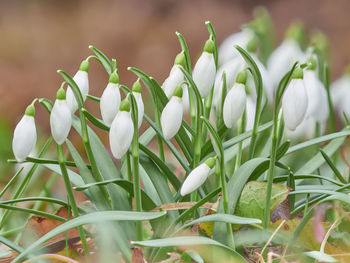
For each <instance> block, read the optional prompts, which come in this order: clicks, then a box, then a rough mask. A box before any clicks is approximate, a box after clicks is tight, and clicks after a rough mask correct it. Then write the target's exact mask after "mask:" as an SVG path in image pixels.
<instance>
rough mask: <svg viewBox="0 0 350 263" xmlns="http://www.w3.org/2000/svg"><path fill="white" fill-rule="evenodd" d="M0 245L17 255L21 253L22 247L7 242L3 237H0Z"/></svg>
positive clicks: (9, 241)
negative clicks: (15, 252)
mask: <svg viewBox="0 0 350 263" xmlns="http://www.w3.org/2000/svg"><path fill="white" fill-rule="evenodd" d="M0 243H3V244H4V245H5V246H7V247H9V248H11V249H13V250H14V251H17V252H18V253H21V252H22V251H23V248H22V247H20V246H18V245H17V244H15V243H13V242H12V241H11V240H8V239H7V238H5V237H3V236H0Z"/></svg>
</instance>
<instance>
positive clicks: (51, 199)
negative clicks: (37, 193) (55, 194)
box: [0, 197, 69, 206]
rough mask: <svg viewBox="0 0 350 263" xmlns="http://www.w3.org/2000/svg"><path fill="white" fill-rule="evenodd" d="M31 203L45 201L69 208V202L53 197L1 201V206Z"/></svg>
mask: <svg viewBox="0 0 350 263" xmlns="http://www.w3.org/2000/svg"><path fill="white" fill-rule="evenodd" d="M31 201H44V202H48V203H54V204H59V205H63V206H69V205H68V203H67V202H65V201H63V200H60V199H57V198H51V197H25V198H18V199H12V200H6V201H0V204H2V205H7V204H14V203H22V202H31Z"/></svg>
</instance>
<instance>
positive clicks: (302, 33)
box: [286, 21, 306, 45]
mask: <svg viewBox="0 0 350 263" xmlns="http://www.w3.org/2000/svg"><path fill="white" fill-rule="evenodd" d="M286 38H287V39H293V40H295V41H297V42H298V43H299V44H300V45H303V44H304V43H305V40H306V30H305V27H304V24H303V23H302V22H300V21H297V22H294V23H293V24H292V25H290V27H289V28H288V30H287V32H286Z"/></svg>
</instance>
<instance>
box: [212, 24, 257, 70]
mask: <svg viewBox="0 0 350 263" xmlns="http://www.w3.org/2000/svg"><path fill="white" fill-rule="evenodd" d="M253 36H254V33H253V32H252V31H251V30H250V29H244V30H242V31H241V32H237V33H234V34H232V35H230V36H228V37H227V38H226V39H225V40H224V41H223V42H222V43H221V45H220V47H219V50H218V53H219V64H220V65H223V64H225V63H226V62H227V61H229V60H231V59H233V58H235V57H239V56H240V54H239V52H238V51H237V50H236V48H235V45H239V46H241V47H243V48H245V47H246V46H247V44H248V42H249V41H250V40H251V39H252V37H253Z"/></svg>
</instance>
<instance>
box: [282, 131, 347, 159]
mask: <svg viewBox="0 0 350 263" xmlns="http://www.w3.org/2000/svg"><path fill="white" fill-rule="evenodd" d="M349 135H350V130H344V131H340V132H335V133H332V134H327V135H324V136H320V137H317V138H314V139H311V140H308V141H306V142H302V143H299V144H297V145H294V146H292V147H290V148H289V149H288V151H287V153H286V154H289V153H293V152H296V151H299V150H303V149H305V148H307V147H310V146H313V145H317V144H320V143H322V142H326V141H330V140H334V139H337V138H341V137H346V136H349Z"/></svg>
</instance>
